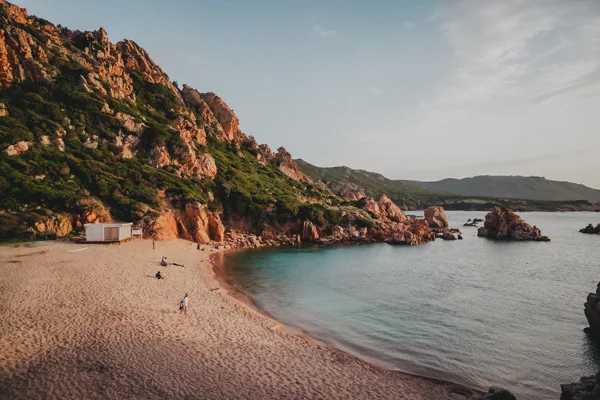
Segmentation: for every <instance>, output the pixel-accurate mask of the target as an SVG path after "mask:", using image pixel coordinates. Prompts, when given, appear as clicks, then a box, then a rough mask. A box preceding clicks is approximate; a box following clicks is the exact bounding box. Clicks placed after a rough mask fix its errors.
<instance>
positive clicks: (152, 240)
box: [152, 239, 154, 250]
mask: <svg viewBox="0 0 600 400" xmlns="http://www.w3.org/2000/svg"><path fill="white" fill-rule="evenodd" d="M152 250H154V239H152Z"/></svg>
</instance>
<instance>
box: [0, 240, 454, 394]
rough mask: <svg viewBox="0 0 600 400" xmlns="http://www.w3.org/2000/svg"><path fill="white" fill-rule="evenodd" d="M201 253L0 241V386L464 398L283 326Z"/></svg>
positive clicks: (170, 246)
mask: <svg viewBox="0 0 600 400" xmlns="http://www.w3.org/2000/svg"><path fill="white" fill-rule="evenodd" d="M86 248H87V249H86ZM84 249H85V250H84ZM163 255H164V256H167V257H168V259H169V261H170V262H176V263H180V264H185V267H184V268H181V267H177V266H169V267H166V268H165V267H161V266H160V264H159V263H160V259H161V257H162V256H163ZM211 255H214V253H213V252H205V251H198V250H196V247H195V245H194V244H192V243H190V242H187V241H183V240H178V241H173V242H156V249H155V250H153V249H152V243H151V242H150V241H142V240H137V241H133V242H130V243H127V244H123V245H120V246H119V245H111V246H103V245H77V244H72V243H65V242H58V243H49V244H47V245H46V246H41V247H32V248H28V247H25V246H20V247H12V246H3V247H0V269H1V272H0V315H1V316H2V318H0V398H3V399H4V398H6V399H21V398H23V399H25V398H61V399H65V398H69V399H70V398H78V399H79V398H128V399H134V398H136V399H138V398H139V399H142V398H143V399H154V398H156V399H158V398H188V399H189V398H193V399H283V398H286V399H306V398H310V399H318V398H321V399H423V400H437V399H440V400H443V399H464V398H465V397H462V396H456V395H455V394H451V393H450V390H451V388H452V385H451V384H447V383H444V382H435V381H431V380H427V379H421V378H418V377H414V376H411V375H407V374H403V373H399V372H393V371H387V370H383V369H381V368H378V367H375V366H372V365H370V364H368V363H366V362H363V361H361V360H358V359H356V358H354V357H352V356H349V355H347V354H345V353H342V352H339V351H336V350H334V349H330V348H328V347H327V346H322V345H320V344H317V343H315V342H312V341H311V340H309V339H307V338H305V337H303V336H302V335H294V334H289V333H286V332H284V331H283V329H282V326H281V324H279V323H277V321H274V320H272V319H269V318H265V317H263V316H261V315H259V313H258V312H256V311H254V310H253V309H251V308H250V307H248V306H246V305H245V304H244V303H243V302H241V301H240V300H239V299H236V298H234V297H232V296H230V295H228V294H227V290H226V289H223V288H221V287H220V285H219V282H218V281H217V280H216V279H215V276H214V274H213V270H212V267H211V263H210V256H211ZM159 270H160V271H161V272H162V273H163V274H164V275H165V276H166V277H167V278H168V279H166V280H157V279H155V278H154V274H156V272H157V271H159ZM186 292H187V293H188V294H189V297H190V308H189V310H188V315H187V316H184V315H181V314H179V311H178V305H179V301H180V300H181V298H182V297H183V295H184V294H185V293H186Z"/></svg>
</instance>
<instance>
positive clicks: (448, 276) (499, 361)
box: [225, 212, 600, 399]
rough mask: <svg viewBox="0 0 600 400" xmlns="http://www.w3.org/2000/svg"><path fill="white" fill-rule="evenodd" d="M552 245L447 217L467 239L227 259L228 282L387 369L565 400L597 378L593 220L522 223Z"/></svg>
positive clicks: (597, 248) (598, 244)
mask: <svg viewBox="0 0 600 400" xmlns="http://www.w3.org/2000/svg"><path fill="white" fill-rule="evenodd" d="M522 215H523V217H524V218H525V220H526V221H527V222H529V223H531V224H535V225H537V226H538V227H540V228H541V229H542V232H543V233H544V234H545V235H548V236H550V237H551V239H552V242H550V243H537V242H536V243H533V242H527V243H508V242H495V241H491V240H487V239H482V238H477V237H476V229H475V228H467V227H465V228H463V227H462V224H463V223H464V222H465V221H466V220H467V219H469V218H471V219H473V218H475V217H477V218H482V217H483V216H484V213H478V212H448V217H449V219H450V222H451V225H452V226H456V227H461V229H462V231H463V237H464V240H462V241H454V242H444V241H436V242H434V243H429V244H426V245H423V246H417V247H400V246H389V245H386V244H375V245H367V246H349V247H342V248H319V247H311V248H303V249H268V250H257V251H246V252H239V253H232V254H230V255H226V256H225V263H226V264H227V266H228V267H229V269H228V274H231V277H232V278H234V279H235V281H236V282H237V283H238V284H239V285H241V287H243V289H244V290H245V291H247V292H248V293H249V294H251V295H252V296H253V297H254V298H255V299H256V301H257V302H258V304H259V305H260V306H261V307H263V308H265V309H266V310H267V311H268V312H269V313H271V314H272V315H274V316H275V317H276V318H278V319H280V320H282V321H283V322H286V323H288V324H292V325H295V326H298V327H301V328H302V329H304V330H306V331H307V332H308V333H310V334H311V335H313V336H315V337H317V338H320V339H323V340H326V341H329V342H331V343H333V344H335V345H336V346H338V347H339V348H341V349H343V350H346V351H348V352H351V353H353V354H356V355H358V356H360V357H362V358H365V359H368V360H370V361H375V362H377V363H379V364H381V365H384V366H386V367H389V368H393V369H399V370H404V371H409V372H412V373H416V374H422V375H428V376H432V377H437V378H442V379H448V380H452V381H457V382H461V383H465V384H470V385H473V386H478V387H482V388H486V387H488V386H490V385H492V384H497V385H501V386H505V387H508V388H510V389H511V390H513V391H514V392H516V393H518V394H519V398H520V399H555V398H558V393H559V390H560V386H559V384H560V383H566V382H571V381H575V380H578V379H579V377H580V376H582V375H585V374H593V373H595V372H596V370H597V369H598V368H599V366H600V346H599V345H598V344H596V343H594V342H592V341H590V340H589V339H588V337H587V335H586V334H585V333H584V332H583V328H584V327H585V326H586V320H585V316H584V314H583V303H584V302H585V298H586V295H587V292H588V291H592V290H595V288H596V283H597V282H598V280H600V269H598V260H600V237H598V236H595V235H582V234H580V233H579V232H578V230H579V229H580V228H581V227H584V226H585V225H587V224H588V223H589V222H592V223H598V222H600V214H594V213H524V214H522Z"/></svg>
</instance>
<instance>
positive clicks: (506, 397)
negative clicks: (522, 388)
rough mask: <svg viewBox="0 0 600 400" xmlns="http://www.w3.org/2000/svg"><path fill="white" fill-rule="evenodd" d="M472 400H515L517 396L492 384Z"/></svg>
mask: <svg viewBox="0 0 600 400" xmlns="http://www.w3.org/2000/svg"><path fill="white" fill-rule="evenodd" d="M561 399H562V398H561ZM473 400H517V398H516V397H515V395H514V394H512V393H511V392H509V391H508V390H506V389H502V388H499V387H494V386H492V387H491V388H490V389H489V390H488V392H487V394H486V395H485V396H484V397H476V398H475V399H473Z"/></svg>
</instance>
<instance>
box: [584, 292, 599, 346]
mask: <svg viewBox="0 0 600 400" xmlns="http://www.w3.org/2000/svg"><path fill="white" fill-rule="evenodd" d="M584 307H585V311H584V312H585V317H586V318H587V320H588V323H589V324H590V328H589V330H588V333H590V334H593V335H600V282H599V283H598V285H597V287H596V293H590V294H588V296H587V299H586V302H585V303H584Z"/></svg>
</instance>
